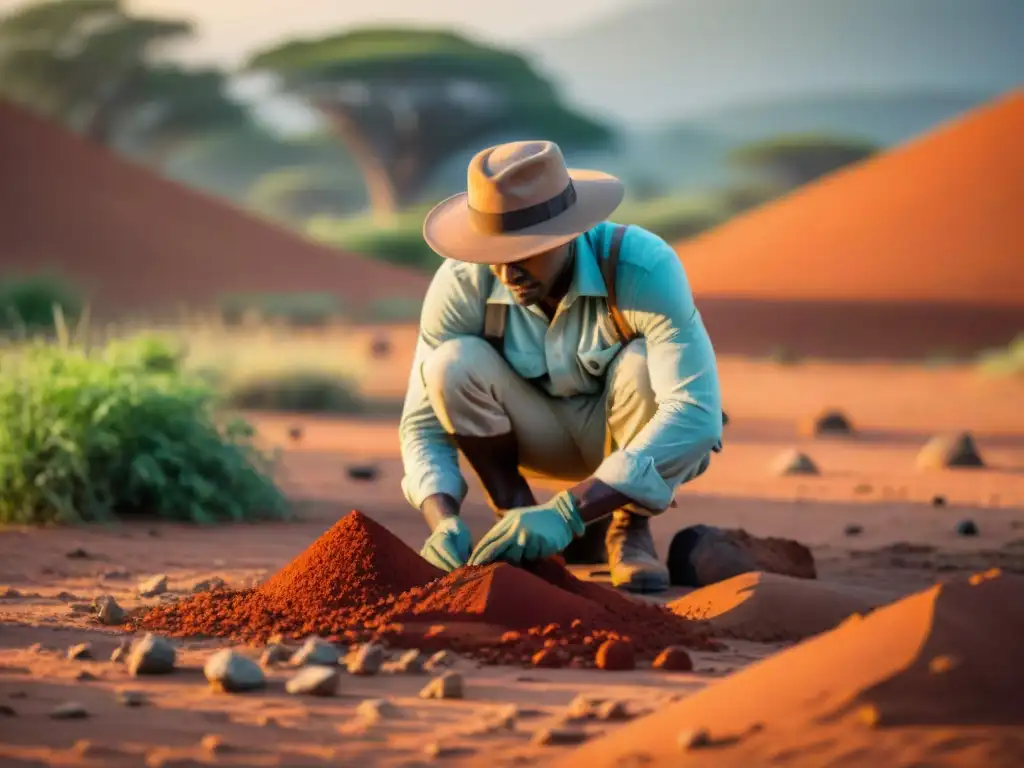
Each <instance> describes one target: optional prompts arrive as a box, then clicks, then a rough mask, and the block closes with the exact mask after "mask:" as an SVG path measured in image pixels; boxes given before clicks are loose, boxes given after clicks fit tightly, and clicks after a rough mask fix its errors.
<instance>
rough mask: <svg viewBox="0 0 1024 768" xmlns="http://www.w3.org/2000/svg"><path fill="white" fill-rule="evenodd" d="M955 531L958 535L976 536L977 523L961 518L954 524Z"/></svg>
mask: <svg viewBox="0 0 1024 768" xmlns="http://www.w3.org/2000/svg"><path fill="white" fill-rule="evenodd" d="M956 533H957V535H958V536H977V535H978V524H977V523H975V522H974V521H973V520H961V521H960V522H959V523H957V524H956Z"/></svg>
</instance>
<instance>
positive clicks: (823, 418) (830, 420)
mask: <svg viewBox="0 0 1024 768" xmlns="http://www.w3.org/2000/svg"><path fill="white" fill-rule="evenodd" d="M799 431H800V434H802V435H804V436H805V437H848V436H850V435H852V434H853V431H854V430H853V424H852V423H851V422H850V420H849V419H848V418H847V416H846V414H844V413H843V412H842V411H838V410H833V409H828V410H824V411H822V412H820V413H818V414H816V415H815V416H812V417H810V418H807V419H804V420H803V421H802V422H801V423H800V430H799Z"/></svg>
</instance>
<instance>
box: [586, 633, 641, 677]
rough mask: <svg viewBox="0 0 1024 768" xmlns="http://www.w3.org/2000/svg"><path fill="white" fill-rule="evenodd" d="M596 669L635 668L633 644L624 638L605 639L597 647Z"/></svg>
mask: <svg viewBox="0 0 1024 768" xmlns="http://www.w3.org/2000/svg"><path fill="white" fill-rule="evenodd" d="M595 661H596V663H597V668H598V669H605V670H608V671H610V672H611V671H615V672H619V671H625V670H630V669H636V654H635V653H634V651H633V644H632V643H630V642H627V641H626V640H605V641H604V642H603V643H601V645H600V647H598V649H597V657H596V660H595Z"/></svg>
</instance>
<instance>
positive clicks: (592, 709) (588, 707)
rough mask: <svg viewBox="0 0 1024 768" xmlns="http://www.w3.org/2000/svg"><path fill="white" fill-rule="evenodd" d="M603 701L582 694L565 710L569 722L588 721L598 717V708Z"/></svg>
mask: <svg viewBox="0 0 1024 768" xmlns="http://www.w3.org/2000/svg"><path fill="white" fill-rule="evenodd" d="M603 701H604V700H603V699H599V698H595V697H593V696H587V695H585V694H582V693H581V694H579V695H578V696H576V698H574V699H573V700H572V701H570V702H569V706H567V707H566V708H565V717H566V719H567V720H588V719H590V718H592V717H594V716H595V715H596V713H597V708H598V707H599V706H600V705H601V704H602V703H603Z"/></svg>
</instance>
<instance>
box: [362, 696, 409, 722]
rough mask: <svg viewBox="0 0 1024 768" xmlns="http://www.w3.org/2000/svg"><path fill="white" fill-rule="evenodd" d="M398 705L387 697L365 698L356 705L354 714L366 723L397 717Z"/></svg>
mask: <svg viewBox="0 0 1024 768" xmlns="http://www.w3.org/2000/svg"><path fill="white" fill-rule="evenodd" d="M398 714H399V711H398V707H396V706H395V705H394V704H392V703H391V702H390V701H388V700H387V699H367V700H366V701H364V702H362V703H361V704H360V705H359V706H358V707H356V716H357V717H359V718H361V719H362V720H364V721H366V722H368V723H376V722H379V721H381V720H385V719H388V718H393V717H397V716H398Z"/></svg>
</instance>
